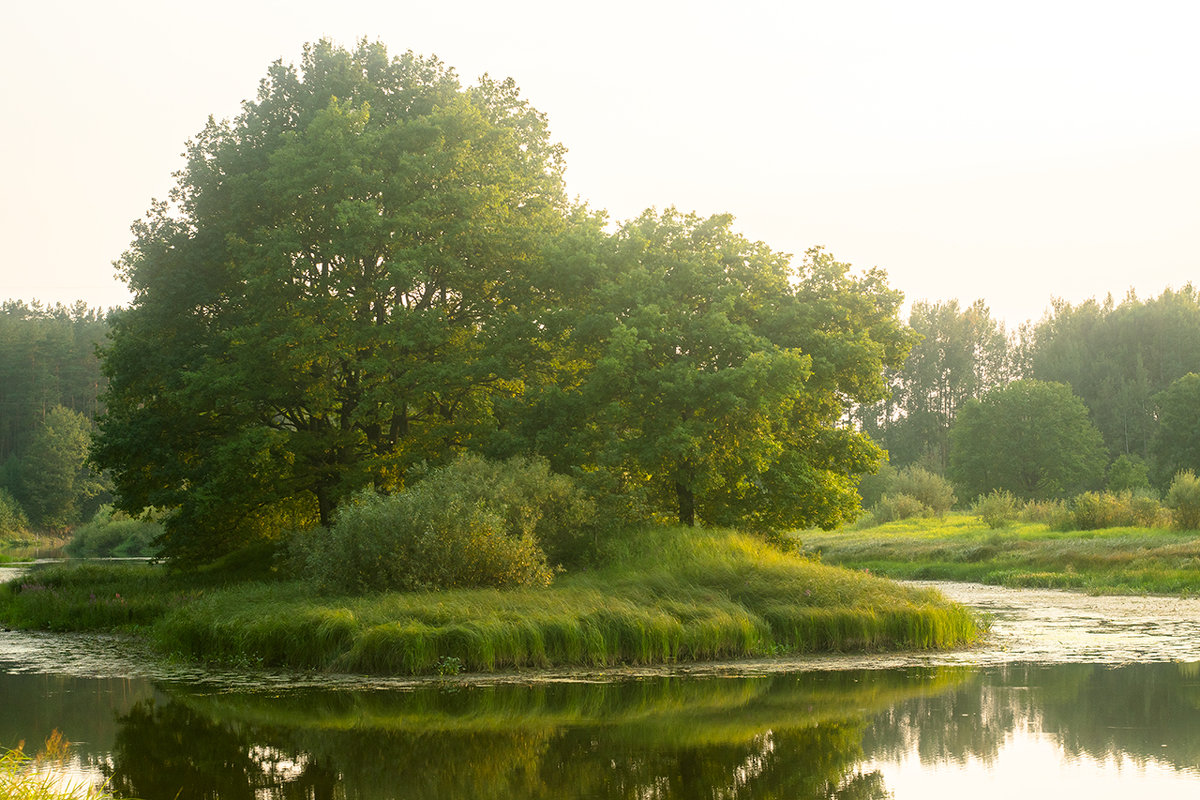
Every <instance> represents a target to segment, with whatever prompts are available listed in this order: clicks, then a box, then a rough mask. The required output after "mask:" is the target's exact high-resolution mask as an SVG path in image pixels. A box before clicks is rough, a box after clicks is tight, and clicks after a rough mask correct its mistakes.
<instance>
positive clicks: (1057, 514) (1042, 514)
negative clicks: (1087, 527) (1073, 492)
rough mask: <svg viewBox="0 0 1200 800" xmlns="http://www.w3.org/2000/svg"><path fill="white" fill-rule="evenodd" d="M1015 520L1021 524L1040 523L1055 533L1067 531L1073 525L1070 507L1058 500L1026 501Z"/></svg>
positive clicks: (1065, 502) (1073, 519)
mask: <svg viewBox="0 0 1200 800" xmlns="http://www.w3.org/2000/svg"><path fill="white" fill-rule="evenodd" d="M1017 518H1018V519H1020V520H1021V521H1022V522H1040V523H1043V524H1044V525H1046V526H1047V527H1048V528H1050V529H1051V530H1056V531H1068V530H1071V528H1072V527H1073V526H1074V525H1075V518H1074V515H1073V514H1072V513H1071V508H1070V506H1069V505H1068V503H1067V501H1065V500H1060V499H1054V500H1026V501H1025V503H1024V504H1023V505H1022V506H1021V509H1020V511H1019V512H1018V513H1017Z"/></svg>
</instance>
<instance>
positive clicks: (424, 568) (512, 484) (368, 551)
mask: <svg viewBox="0 0 1200 800" xmlns="http://www.w3.org/2000/svg"><path fill="white" fill-rule="evenodd" d="M594 516H595V511H594V504H593V503H592V502H591V500H590V499H588V498H587V497H586V496H585V494H584V493H583V492H582V491H581V490H580V489H579V488H578V487H576V486H575V484H574V482H573V481H572V480H571V479H570V478H569V477H566V476H563V475H556V474H554V473H552V472H550V469H549V466H548V465H547V464H546V462H545V461H543V460H528V459H523V458H514V459H510V460H509V461H505V462H495V461H488V460H486V459H483V458H480V457H478V456H460V457H459V458H457V459H455V460H454V461H453V462H451V463H450V464H448V465H447V466H445V467H441V468H439V469H434V470H431V471H429V472H428V473H427V474H426V475H425V476H424V477H423V478H421V479H420V480H419V481H418V482H416V483H414V484H413V485H412V486H411V487H409V488H406V489H405V490H403V491H401V492H398V493H396V494H393V495H380V494H376V493H373V492H367V493H363V494H360V495H359V496H358V498H356V500H355V501H354V502H352V503H350V504H348V505H347V506H346V507H344V508H343V509H341V510H340V511H339V512H338V515H337V517H336V519H335V520H334V524H333V526H332V527H331V528H330V529H329V530H325V529H321V528H318V529H314V530H311V531H305V532H302V533H298V534H295V535H294V537H293V540H292V541H291V543H290V545H289V551H290V556H289V562H290V570H291V571H293V572H296V573H298V574H299V575H300V576H303V577H305V578H308V579H310V580H312V581H313V582H315V584H316V585H317V586H318V587H319V588H320V589H322V590H323V591H327V592H350V593H359V592H366V591H386V590H402V591H411V590H427V589H461V588H504V587H513V586H547V585H549V584H550V582H551V581H552V580H553V577H554V573H555V566H556V564H557V563H559V561H558V560H557V559H556V560H555V561H551V559H550V557H549V556H548V553H552V554H554V555H555V556H557V557H559V558H560V559H561V558H563V557H574V556H578V555H579V552H580V551H581V550H582V549H583V548H584V547H586V543H587V542H588V541H590V539H589V535H588V525H589V524H591V523H592V521H593V519H594Z"/></svg>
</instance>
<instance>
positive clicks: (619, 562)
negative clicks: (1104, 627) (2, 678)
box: [0, 529, 979, 674]
mask: <svg viewBox="0 0 1200 800" xmlns="http://www.w3.org/2000/svg"><path fill="white" fill-rule="evenodd" d="M621 545H622V546H621V548H620V552H619V553H614V554H613V556H612V558H611V561H610V563H611V566H609V567H607V568H605V569H602V570H595V571H590V572H580V573H578V574H574V575H564V576H561V577H560V578H559V579H558V580H557V581H556V582H555V584H554V586H553V587H551V588H549V589H514V590H504V591H499V590H470V591H465V590H464V591H447V592H429V593H383V594H372V595H364V596H342V597H325V596H315V595H314V594H313V592H312V591H311V589H310V588H309V587H308V586H307V585H306V584H305V583H303V582H301V581H269V582H264V581H250V582H240V583H236V584H233V585H228V586H219V585H216V584H214V583H213V581H212V578H211V577H210V578H206V579H200V578H186V577H181V576H172V575H169V574H166V573H164V572H163V571H161V570H159V569H157V568H154V567H148V566H135V567H130V566H108V565H104V566H100V565H86V566H82V567H74V568H68V567H62V568H55V569H47V570H41V571H38V572H36V573H33V574H30V575H28V576H26V578H25V579H23V580H22V581H20V582H16V583H14V584H11V585H9V586H7V587H3V588H0V621H3V622H5V623H6V624H8V625H11V626H19V627H32V628H48V629H60V630H65V629H91V630H103V629H133V630H138V631H141V632H144V633H146V634H147V635H149V636H150V637H151V638H152V640H153V641H154V642H155V643H156V644H157V646H158V647H159V648H160V649H161V650H162V651H163V652H164V653H168V654H172V655H177V656H180V657H184V658H193V659H203V660H212V661H220V662H224V663H235V664H238V663H245V664H261V665H264V666H286V667H301V668H313V669H328V670H342V671H353V672H366V673H381V674H383V673H387V674H392V673H396V674H423V673H424V674H428V673H436V672H443V673H453V672H457V671H460V670H462V671H491V670H510V669H519V668H525V667H552V666H553V667H574V666H578V667H600V666H609V665H615V664H654V663H667V662H673V661H696V660H712V659H730V658H746V657H757V656H769V655H777V654H785V653H804V652H818V651H821V652H824V651H839V650H840V651H847V650H864V649H867V650H882V649H913V648H933V647H950V646H955V645H960V644H964V643H968V642H971V641H973V640H974V639H975V638H976V637H977V636H978V633H979V631H978V629H977V627H976V624H975V621H974V620H973V618H972V617H971V615H970V614H969V612H967V611H966V610H965V609H963V608H962V607H960V606H957V605H954V604H950V603H947V602H946V601H945V600H943V599H942V598H941V597H940V596H939V595H937V594H935V593H931V592H922V591H917V590H913V589H910V588H905V587H900V586H897V585H895V584H893V583H891V582H889V581H885V580H882V579H879V578H875V577H872V576H868V575H864V574H862V573H855V572H848V571H845V570H840V569H836V568H833V567H829V566H825V565H822V564H818V563H814V562H812V561H810V560H807V559H804V558H799V557H796V556H792V555H786V554H784V553H781V552H779V551H778V550H776V549H774V548H772V547H770V546H768V545H766V544H764V543H763V542H761V541H760V540H758V539H755V538H753V537H749V536H744V535H740V534H736V533H730V532H721V531H716V532H713V531H705V532H700V531H692V530H683V529H659V530H653V531H648V532H644V533H642V534H640V535H638V536H637V537H632V538H629V539H628V540H625V541H623V542H622V543H621Z"/></svg>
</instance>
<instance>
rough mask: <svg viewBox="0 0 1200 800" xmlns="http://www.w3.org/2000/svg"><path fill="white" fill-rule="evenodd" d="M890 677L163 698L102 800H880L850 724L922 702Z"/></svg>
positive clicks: (117, 754)
mask: <svg viewBox="0 0 1200 800" xmlns="http://www.w3.org/2000/svg"><path fill="white" fill-rule="evenodd" d="M960 677H961V674H960V673H957V672H946V673H945V674H942V673H938V674H932V673H931V674H928V675H925V676H924V677H922V678H921V679H920V680H918V681H917V682H916V685H915V686H914V684H913V682H912V680H911V676H907V675H904V674H897V673H884V672H881V673H826V674H819V675H808V676H796V675H787V676H775V677H772V678H744V679H736V680H735V679H722V680H714V679H709V680H706V681H698V680H679V679H663V680H656V681H631V682H627V683H623V684H620V683H610V684H597V685H578V684H577V685H571V684H559V685H547V686H541V687H528V686H509V687H490V688H485V689H482V690H477V691H462V692H457V693H446V692H444V691H439V690H438V689H436V688H431V689H423V690H418V691H412V692H365V693H351V692H323V693H322V692H318V693H312V692H304V693H294V694H291V695H284V696H282V697H278V696H270V697H268V696H264V695H253V694H251V695H189V694H186V693H182V694H178V695H177V696H176V697H175V699H172V700H171V701H169V702H167V703H153V702H144V703H139V704H138V705H136V706H135V707H134V708H133V709H132V710H131V711H130V712H129V713H128V714H126V715H125V716H124V717H123V718H122V719H121V730H120V732H119V734H118V737H117V746H116V748H115V749H114V752H113V756H112V764H111V767H110V769H109V775H110V776H111V778H112V781H113V786H114V788H115V789H116V790H117V791H118V792H119V793H121V794H128V795H133V796H138V797H142V798H146V800H155V799H156V798H174V797H179V798H181V800H192V798H204V800H209V799H211V800H234V799H235V798H236V799H237V800H240V799H241V798H267V797H269V798H312V800H318V799H319V798H334V797H337V798H345V800H368V799H371V800H373V799H374V798H385V797H388V798H390V797H405V798H456V797H471V798H482V799H483V800H487V799H488V798H547V800H549V798H566V797H590V798H621V799H622V800H624V799H625V798H628V799H629V800H634V799H635V798H637V799H639V800H640V799H643V798H661V799H662V800H667V799H670V800H691V799H692V798H696V799H697V800H699V799H700V798H704V799H705V800H708V799H710V798H729V799H730V800H743V799H747V798H783V797H786V798H790V799H797V800H804V799H805V798H820V799H821V800H830V799H831V798H859V799H865V798H882V797H886V796H887V792H886V788H885V787H884V786H883V782H882V778H881V777H880V776H879V775H878V774H860V773H858V772H856V771H855V767H856V766H857V764H858V763H859V762H860V761H861V759H862V757H863V751H862V741H863V734H864V730H865V727H866V724H867V717H868V714H867V713H864V712H867V711H870V712H874V711H878V710H879V709H881V708H885V707H887V706H890V705H893V704H895V703H896V702H897V701H899V700H903V699H907V698H911V697H913V696H914V695H920V694H925V693H928V692H930V691H934V692H936V691H944V688H945V687H946V686H947V685H952V684H953V683H954V682H955V681H957V680H959V679H960Z"/></svg>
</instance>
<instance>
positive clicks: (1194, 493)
mask: <svg viewBox="0 0 1200 800" xmlns="http://www.w3.org/2000/svg"><path fill="white" fill-rule="evenodd" d="M1166 506H1167V508H1169V509H1171V519H1172V527H1174V528H1176V529H1178V530H1185V531H1195V530H1200V478H1197V477H1196V473H1195V472H1193V471H1192V470H1190V469H1189V470H1184V471H1182V472H1180V473H1177V474H1176V475H1175V479H1174V480H1173V481H1171V487H1170V488H1169V489H1168V490H1167V499H1166Z"/></svg>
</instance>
